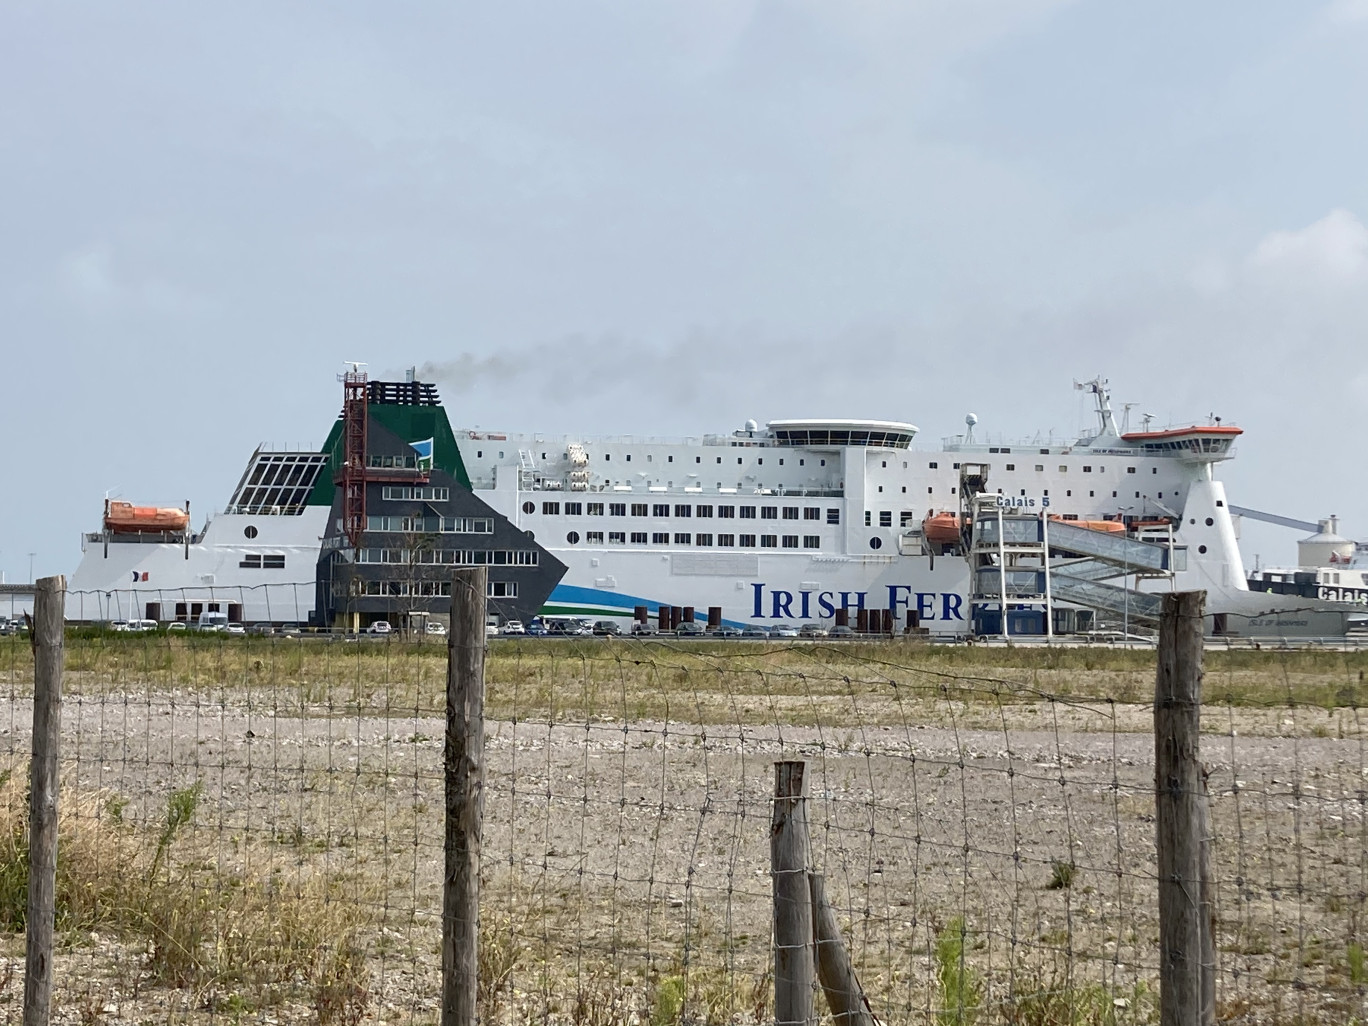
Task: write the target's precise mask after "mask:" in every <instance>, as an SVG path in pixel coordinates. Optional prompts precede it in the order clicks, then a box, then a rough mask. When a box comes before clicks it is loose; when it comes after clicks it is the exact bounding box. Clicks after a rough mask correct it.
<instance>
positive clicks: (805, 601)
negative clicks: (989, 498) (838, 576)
mask: <svg viewBox="0 0 1368 1026" xmlns="http://www.w3.org/2000/svg"><path fill="white" fill-rule="evenodd" d="M886 590H887V596H882V595H880V596H878V597H880V598H885V597H886V599H887V602H886V603H885V604H883V605H881V606H878V608H882V609H889V610H892V612H893V614H894V616H897V617H899V618H901V614H902V613H903V612H904V611H910V612H915V613H916V614H917V618H918V619H919V620H923V621H925V620H963V619H964V612H963V609H962V607H963V604H964V596H963V595H960V594H957V593H955V592H952V591H914V590H913V589H912V587H911V586H910V585H907V584H890V585H888V586H887V589H886ZM751 591H752V599H753V607H752V609H751V616H752V618H754V619H757V620H812V619H827V618H830V617H834V616H835V615H836V610H838V609H846V610H852V609H853V610H856V611H858V610H861V609H865V608H875V606H874V604H873V603H872V602H871V599H870V595H871V593H870V592H867V591H785V590H783V589H781V588H771V587H769V586H768V585H765V584H752V585H751ZM875 594H877V593H875Z"/></svg>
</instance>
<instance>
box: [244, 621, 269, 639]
mask: <svg viewBox="0 0 1368 1026" xmlns="http://www.w3.org/2000/svg"><path fill="white" fill-rule="evenodd" d="M247 633H248V634H259V635H261V636H263V637H267V636H269V635H272V634H274V633H275V625H274V624H269V623H254V624H252V626H250V627H248V628H247Z"/></svg>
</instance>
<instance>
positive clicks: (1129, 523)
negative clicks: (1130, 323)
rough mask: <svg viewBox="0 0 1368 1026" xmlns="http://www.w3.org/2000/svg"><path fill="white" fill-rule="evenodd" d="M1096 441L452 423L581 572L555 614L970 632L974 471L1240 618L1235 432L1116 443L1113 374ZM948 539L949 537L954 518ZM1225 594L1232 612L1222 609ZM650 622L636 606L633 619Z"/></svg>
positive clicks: (476, 474)
mask: <svg viewBox="0 0 1368 1026" xmlns="http://www.w3.org/2000/svg"><path fill="white" fill-rule="evenodd" d="M1083 387H1085V388H1087V389H1088V390H1089V391H1090V392H1091V393H1092V394H1093V395H1094V396H1095V399H1096V403H1097V416H1098V427H1097V430H1096V432H1094V433H1092V434H1091V435H1086V436H1084V437H1081V438H1077V439H1074V440H1072V441H1068V442H1060V441H1046V442H1041V441H1039V440H1037V441H1033V442H1028V443H1021V444H990V443H981V442H979V441H977V440H976V439H975V437H974V431H975V427H976V425H977V418H976V417H974V416H973V415H970V416H969V417H968V418H966V424H967V429H966V431H965V432H964V433H963V434H962V435H958V436H955V437H952V438H946V439H944V440H943V441H942V444H941V445H940V446H938V447H934V448H928V447H918V446H917V445H916V444H915V441H916V438H917V435H918V430H917V428H916V427H915V426H914V425H912V424H910V423H903V422H892V421H873V420H855V419H852V420H831V419H821V420H776V421H771V422H769V423H768V424H767V425H765V427H763V428H761V427H760V426H759V425H758V424H756V423H754V422H749V423H747V424H746V426H745V427H744V428H742V429H741V430H739V431H735V432H732V433H730V434H714V435H703V436H701V437H694V438H681V439H652V438H642V437H607V438H587V437H581V436H551V435H539V434H516V433H504V432H487V431H457V432H456V444H457V446H458V447H459V448H460V450H461V454H462V459H463V462H464V463H465V466H466V468H467V471H468V473H469V475H470V481H471V487H472V488H473V489H474V490H475V492H476V494H478V495H480V496H482V497H484V498H485V499H486V501H487V502H489V504H490V505H491V506H492V507H494V508H495V509H498V510H499V511H500V512H502V513H504V515H506V516H507V517H508V518H509V519H510V520H511V521H512V522H514V523H516V524H518V525H519V526H520V527H522V528H524V529H525V530H528V531H530V532H532V533H533V534H534V535H535V536H536V537H537V539H538V540H539V541H540V542H541V543H542V544H543V545H545V546H546V547H547V549H548V550H549V551H551V552H553V553H554V554H555V555H556V557H557V558H558V559H560V560H562V561H563V562H564V563H565V564H566V565H567V567H568V568H569V569H568V571H567V574H566V577H565V579H564V581H563V582H562V584H561V586H560V587H558V588H557V589H556V591H555V592H554V593H553V594H552V606H553V608H554V611H556V612H565V613H580V614H583V615H593V616H607V615H619V616H621V615H624V614H631V613H633V612H636V611H639V610H640V609H641V607H643V606H644V607H646V608H648V609H650V610H652V611H654V610H655V609H657V608H658V607H659V606H661V605H665V604H669V605H673V606H684V607H694V608H717V607H721V608H722V610H723V619H724V620H726V621H729V622H749V623H755V622H771V623H772V622H776V621H784V622H786V621H809V620H811V621H826V622H827V623H831V622H833V621H834V620H835V619H837V618H838V617H839V616H840V612H841V611H843V610H844V611H850V612H853V613H854V614H856V615H858V613H859V611H861V610H877V611H879V612H880V613H881V614H882V615H881V617H880V618H879V622H880V623H885V622H888V620H890V619H891V620H892V621H893V622H895V623H897V624H898V625H899V627H901V626H902V625H904V624H906V623H908V622H912V623H914V624H915V625H916V627H917V628H919V629H925V630H927V631H929V632H931V633H945V634H963V633H969V632H970V631H972V630H973V629H974V625H973V624H972V623H971V621H970V617H969V608H968V603H967V598H968V596H969V595H970V594H971V587H970V579H969V577H970V574H969V569H970V568H969V564H968V562H967V561H966V559H964V558H960V557H961V556H963V555H965V554H967V550H966V548H965V544H967V542H968V538H967V536H965V537H964V538H963V542H964V543H965V544H959V543H957V541H956V539H955V535H956V532H957V530H958V529H959V528H960V526H961V525H963V524H965V523H966V521H967V519H968V516H969V510H968V508H967V495H966V493H965V488H966V486H965V482H964V479H963V474H964V473H965V471H966V468H969V467H975V468H980V471H979V472H980V473H981V474H982V478H983V480H982V481H981V482H980V483H979V485H978V486H977V490H984V491H986V492H988V493H991V494H994V495H996V496H997V497H998V499H999V500H1000V501H1001V503H1003V504H1004V505H1006V506H1008V507H1009V508H1011V509H1013V510H1014V511H1016V512H1018V513H1019V512H1023V511H1029V512H1034V513H1037V514H1041V515H1044V516H1046V517H1054V518H1058V519H1059V520H1060V521H1061V522H1070V521H1075V522H1078V523H1080V524H1084V525H1089V526H1097V527H1099V528H1109V529H1113V530H1117V531H1121V532H1129V533H1131V534H1133V535H1135V536H1136V537H1139V532H1144V533H1145V537H1147V538H1149V539H1151V540H1152V539H1153V538H1154V537H1155V534H1156V532H1157V531H1160V530H1162V531H1163V532H1164V534H1165V538H1166V539H1167V541H1166V543H1167V544H1169V545H1171V546H1172V548H1173V550H1174V557H1173V563H1172V565H1171V568H1170V572H1168V573H1166V574H1165V575H1164V579H1163V580H1162V581H1146V582H1137V581H1134V580H1131V581H1129V582H1128V583H1129V584H1130V586H1131V587H1136V586H1138V587H1140V588H1149V589H1153V588H1165V589H1167V588H1174V587H1177V588H1186V587H1198V588H1205V589H1207V590H1208V591H1209V592H1211V593H1212V594H1213V595H1215V594H1216V593H1220V594H1222V595H1228V596H1231V600H1230V602H1229V603H1227V604H1233V605H1234V606H1240V607H1241V608H1243V605H1244V604H1243V603H1242V602H1241V601H1239V599H1240V596H1239V595H1237V594H1236V593H1239V592H1243V591H1244V590H1245V575H1244V570H1243V566H1242V564H1241V560H1240V553H1239V548H1238V545H1237V543H1236V539H1235V533H1234V530H1233V528H1232V525H1231V519H1230V511H1229V509H1228V507H1227V505H1226V500H1225V492H1224V487H1223V486H1222V485H1221V483H1220V482H1219V481H1218V480H1217V479H1216V476H1215V473H1214V468H1215V466H1216V465H1217V464H1219V463H1220V462H1222V461H1224V460H1226V459H1229V458H1231V457H1232V456H1233V455H1234V443H1235V440H1236V438H1238V437H1239V435H1240V434H1241V431H1240V429H1239V428H1237V427H1234V426H1231V425H1227V424H1222V423H1220V422H1218V421H1215V420H1214V419H1213V422H1212V423H1210V424H1204V425H1195V426H1188V427H1183V428H1177V429H1168V430H1157V431H1151V430H1144V431H1138V432H1122V431H1121V430H1119V429H1118V428H1117V425H1116V422H1115V419H1114V417H1113V414H1112V410H1111V405H1110V399H1109V395H1108V392H1107V389H1106V384H1105V382H1102V381H1094V382H1089V383H1088V384H1087V385H1086V386H1083ZM947 524H948V525H950V526H949V534H948V536H947V534H946V526H947ZM1223 601H1225V600H1223ZM638 615H639V613H638Z"/></svg>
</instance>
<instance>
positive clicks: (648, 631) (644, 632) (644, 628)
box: [632, 620, 660, 637]
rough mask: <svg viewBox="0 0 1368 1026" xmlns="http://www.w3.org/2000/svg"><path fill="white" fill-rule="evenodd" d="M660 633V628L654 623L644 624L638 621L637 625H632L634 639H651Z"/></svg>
mask: <svg viewBox="0 0 1368 1026" xmlns="http://www.w3.org/2000/svg"><path fill="white" fill-rule="evenodd" d="M659 633H660V628H659V627H657V626H656V625H655V624H653V623H642V622H641V621H640V620H638V621H637V622H636V623H634V624H632V635H633V636H634V637H650V636H651V635H654V634H659Z"/></svg>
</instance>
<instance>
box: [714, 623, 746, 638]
mask: <svg viewBox="0 0 1368 1026" xmlns="http://www.w3.org/2000/svg"><path fill="white" fill-rule="evenodd" d="M710 636H711V637H714V638H739V637H741V628H740V627H731V626H729V625H727V624H725V623H724V624H722V626H720V627H718V628H717V630H715V631H712V632H711V633H710Z"/></svg>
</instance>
